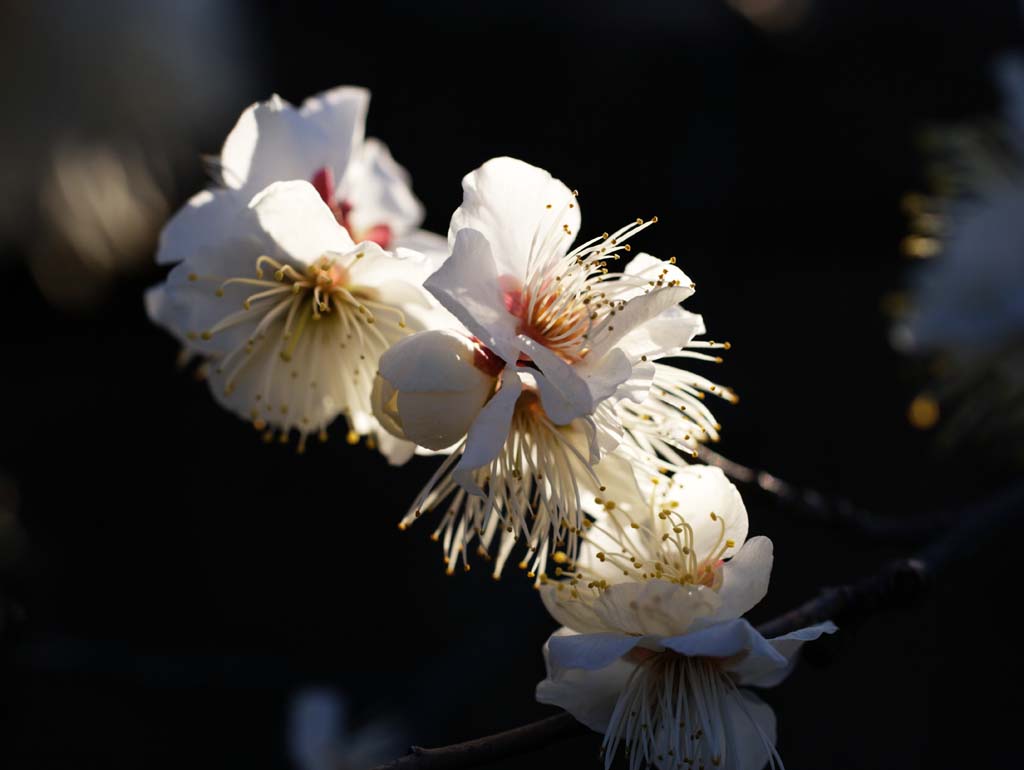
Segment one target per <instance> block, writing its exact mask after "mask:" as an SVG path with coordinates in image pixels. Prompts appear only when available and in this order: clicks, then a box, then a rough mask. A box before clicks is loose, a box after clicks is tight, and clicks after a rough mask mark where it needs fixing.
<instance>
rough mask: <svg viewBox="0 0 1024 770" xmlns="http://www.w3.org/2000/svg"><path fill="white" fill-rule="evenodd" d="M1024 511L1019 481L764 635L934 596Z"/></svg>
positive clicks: (498, 751)
mask: <svg viewBox="0 0 1024 770" xmlns="http://www.w3.org/2000/svg"><path fill="white" fill-rule="evenodd" d="M1022 511H1024V483H1018V484H1015V485H1013V486H1011V487H1009V488H1007V489H1005V490H1003V491H1002V492H1000V493H999V494H998V495H996V496H994V497H993V498H991V499H989V500H987V501H986V502H984V503H982V504H981V505H979V506H976V507H973V508H969V509H965V510H963V511H961V512H959V514H958V515H957V517H956V521H957V524H956V526H955V527H952V528H951V529H949V530H948V531H946V532H945V533H943V535H942V536H941V537H939V538H937V539H936V540H935V541H934V542H932V543H931V544H930V545H928V546H926V547H925V548H923V549H922V550H921V551H919V552H918V553H917V554H915V555H914V556H910V557H907V558H904V559H899V560H897V561H894V562H892V563H890V564H888V565H887V566H885V567H884V568H883V569H882V570H880V571H879V572H878V573H876V574H874V575H870V576H868V577H865V578H863V579H861V580H859V581H857V582H855V583H849V584H847V585H843V586H836V587H831V588H825V589H823V590H822V591H821V593H820V594H819V595H818V596H817V597H815V598H814V599H811V600H809V601H807V602H805V603H803V604H801V605H800V606H798V607H796V608H794V609H792V610H790V611H789V612H786V613H784V614H783V615H780V616H779V617H777V618H774V619H773V620H769V621H768V622H767V623H763V624H762V625H760V626H758V631H760V632H761V633H762V634H764V635H765V636H766V637H769V638H770V637H773V636H779V635H781V634H785V633H788V632H790V631H795V630H797V629H799V628H803V627H805V626H808V625H811V624H813V623H818V622H821V621H823V620H834V621H836V622H838V623H839V624H840V625H851V624H856V623H858V622H860V621H863V620H865V619H867V618H869V617H871V616H872V615H875V614H877V613H879V612H883V611H886V610H890V609H896V608H899V607H904V606H907V605H910V604H912V603H914V602H915V601H917V600H918V599H919V598H920V597H921V596H922V595H923V594H924V593H925V592H926V591H927V589H928V588H929V587H930V586H931V584H932V582H933V581H934V579H935V578H936V577H937V576H938V575H939V574H941V573H942V572H943V571H944V570H946V569H948V568H949V567H950V566H951V565H953V564H955V563H957V562H959V561H962V560H964V559H966V558H969V557H970V556H972V555H973V554H974V553H975V552H976V551H977V550H978V549H980V548H981V547H982V546H983V545H984V544H985V543H986V542H987V541H988V540H989V539H991V538H992V537H993V536H994V535H995V534H997V533H998V532H999V531H1000V529H1002V527H1004V526H1006V525H1007V524H1009V523H1010V522H1011V521H1013V520H1014V519H1016V518H1018V517H1019V516H1020V514H1021V512H1022ZM587 732H588V730H587V728H585V727H584V726H583V725H581V724H579V723H578V722H577V721H576V720H575V719H573V718H572V717H571V716H570V715H569V714H567V713H561V714H556V715H555V716H552V717H548V718H547V719H541V720H540V721H537V722H531V723H530V724H526V725H522V726H520V727H516V728H513V729H511V730H506V731H505V732H503V733H496V734H494V735H488V736H486V737H483V738H476V739H474V740H471V741H466V742H465V743H456V744H453V745H451V746H443V747H441V748H436V749H424V748H420V747H417V746H414V747H413V748H412V751H411V753H409V754H407V755H406V756H404V757H401V758H400V759H396V760H395V761H394V762H391V763H389V764H386V765H380V766H379V767H377V768H374V770H440V769H442V768H443V769H444V770H453V769H454V768H465V767H474V766H476V765H481V764H486V763H488V762H492V761H494V760H497V759H504V758H506V757H512V756H517V755H519V754H524V753H526V752H529V751H533V750H534V749H538V748H541V747H543V746H547V745H550V744H552V743H555V742H557V741H561V740H564V739H566V738H571V737H574V736H577V735H584V734H586V733H587Z"/></svg>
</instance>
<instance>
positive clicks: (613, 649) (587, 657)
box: [548, 633, 664, 672]
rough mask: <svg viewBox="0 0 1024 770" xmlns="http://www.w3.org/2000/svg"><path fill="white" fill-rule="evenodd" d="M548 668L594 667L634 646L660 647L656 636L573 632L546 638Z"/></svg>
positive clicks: (557, 669) (559, 669)
mask: <svg viewBox="0 0 1024 770" xmlns="http://www.w3.org/2000/svg"><path fill="white" fill-rule="evenodd" d="M548 646H549V653H548V654H549V661H550V663H549V666H548V668H549V670H554V671H556V672H557V671H561V670H562V669H570V668H582V669H586V670H588V671H596V670H598V669H602V668H604V667H605V666H608V665H611V664H612V663H614V662H615V661H616V660H618V659H619V658H621V657H622V656H623V655H625V654H626V653H628V652H629V651H630V650H632V649H633V648H634V647H647V648H648V649H658V650H662V649H664V647H661V646H660V645H659V644H658V639H657V637H643V636H629V635H628V634H611V633H606V634H573V635H571V636H570V635H566V636H552V637H551V638H550V639H549V640H548Z"/></svg>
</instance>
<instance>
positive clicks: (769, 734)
mask: <svg viewBox="0 0 1024 770" xmlns="http://www.w3.org/2000/svg"><path fill="white" fill-rule="evenodd" d="M723 705H724V713H725V724H724V726H725V732H726V745H727V747H728V748H727V751H726V756H725V764H724V765H723V770H764V766H765V765H766V764H768V760H769V758H770V756H771V751H770V749H769V746H772V747H774V746H775V742H776V720H775V712H774V711H773V710H772V707H771V706H769V705H768V704H767V703H765V702H764V701H763V700H761V699H760V698H758V697H757V696H756V695H755V694H754V693H752V692H749V691H747V690H736V691H735V692H733V693H732V694H731V695H729V696H728V697H727V698H726V699H725V701H724V704H723Z"/></svg>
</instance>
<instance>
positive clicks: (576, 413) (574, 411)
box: [518, 335, 594, 425]
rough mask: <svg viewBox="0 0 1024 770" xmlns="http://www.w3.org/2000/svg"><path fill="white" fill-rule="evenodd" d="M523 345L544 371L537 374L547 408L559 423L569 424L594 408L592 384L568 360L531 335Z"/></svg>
mask: <svg viewBox="0 0 1024 770" xmlns="http://www.w3.org/2000/svg"><path fill="white" fill-rule="evenodd" d="M518 339H519V345H520V347H521V348H522V350H523V351H524V352H525V353H526V354H527V355H528V356H530V358H532V359H533V362H534V363H535V364H536V365H537V367H538V368H539V369H540V371H539V372H538V373H537V374H536V375H535V378H536V380H537V387H538V389H539V390H540V397H541V401H542V402H543V403H544V411H545V412H546V413H547V415H548V417H550V418H551V421H552V422H553V423H555V425H567V424H568V423H570V422H572V421H573V420H574V419H576V418H577V417H583V416H585V415H588V414H590V413H591V412H593V411H594V400H593V398H592V397H591V395H590V388H589V387H588V386H587V383H586V382H584V381H583V380H582V379H581V378H580V377H579V375H578V374H577V373H576V372H575V371H574V370H573V367H571V366H569V364H567V363H566V362H565V361H563V360H562V359H561V358H559V357H558V356H557V355H555V354H554V353H552V352H551V351H550V350H548V349H547V348H546V347H544V346H543V345H539V344H537V343H536V342H534V341H533V340H532V339H530V338H529V337H526V336H523V335H519V338H518Z"/></svg>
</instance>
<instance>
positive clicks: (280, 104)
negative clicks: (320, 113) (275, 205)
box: [220, 94, 330, 194]
mask: <svg viewBox="0 0 1024 770" xmlns="http://www.w3.org/2000/svg"><path fill="white" fill-rule="evenodd" d="M329 147H330V140H329V139H328V137H327V135H326V134H325V133H324V132H323V131H322V130H321V129H320V127H318V126H317V125H316V124H315V123H313V122H312V121H310V120H307V119H306V118H305V117H303V116H302V115H300V114H299V112H298V111H297V110H296V109H295V108H294V107H292V106H291V105H290V104H288V102H286V101H284V100H283V99H282V98H281V97H279V96H277V95H276V94H275V95H274V96H272V97H271V98H270V99H269V100H267V101H265V102H257V103H256V104H253V105H251V106H249V107H248V108H247V109H246V110H245V112H243V113H242V115H241V117H239V119H238V122H237V123H236V124H235V127H234V128H233V129H232V130H231V133H230V134H228V137H227V139H226V140H225V141H224V147H223V148H222V149H221V155H220V162H221V168H220V172H221V181H222V182H223V183H224V185H225V186H227V187H231V188H234V189H236V190H242V189H244V190H248V191H249V193H250V194H252V193H255V192H257V191H258V190H262V189H263V188H264V187H266V186H267V185H269V184H271V183H272V182H278V181H283V180H290V179H303V180H310V179H312V178H313V175H314V174H315V173H316V172H317V171H318V170H319V169H320V168H322V167H323V166H324V165H325V164H326V159H327V157H328V156H329V155H330V149H329Z"/></svg>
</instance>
